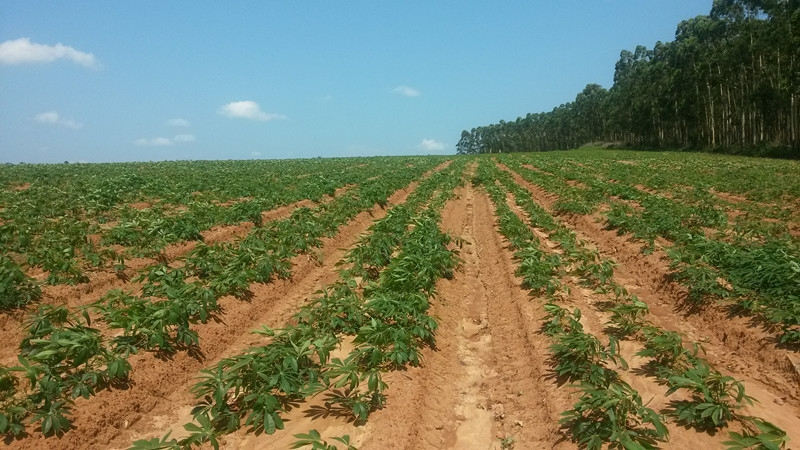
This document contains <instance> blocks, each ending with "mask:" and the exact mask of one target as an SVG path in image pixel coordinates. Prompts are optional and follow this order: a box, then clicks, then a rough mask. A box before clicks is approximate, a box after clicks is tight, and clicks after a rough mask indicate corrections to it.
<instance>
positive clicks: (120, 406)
mask: <svg viewBox="0 0 800 450" xmlns="http://www.w3.org/2000/svg"><path fill="white" fill-rule="evenodd" d="M440 168H441V166H440ZM502 168H503V169H504V170H509V169H508V168H506V167H502ZM509 171H510V170H509ZM510 172H511V171H510ZM511 173H512V174H513V175H514V177H515V179H516V181H517V182H518V183H519V184H520V185H521V186H523V187H525V188H526V189H528V190H529V191H530V192H531V194H532V196H533V198H534V200H535V201H536V202H538V203H539V204H540V205H542V206H543V207H544V208H545V209H548V210H550V211H552V205H553V204H554V203H555V202H556V201H557V200H558V198H557V197H556V196H555V195H553V194H550V193H547V192H545V191H544V190H542V189H541V188H540V187H538V186H536V185H533V184H531V183H528V182H526V181H524V180H522V179H521V177H519V175H517V174H515V173H513V172H511ZM415 186H416V184H412V185H411V186H409V187H408V188H406V189H404V190H402V191H399V192H397V193H396V194H395V195H394V196H393V197H392V198H391V199H390V204H398V203H401V202H403V201H404V200H405V199H406V198H407V196H408V195H409V194H410V192H412V191H413V189H414V188H415ZM508 201H509V205H510V206H511V207H512V210H514V211H515V212H516V213H517V214H518V215H520V216H521V217H522V218H523V219H526V220H527V218H526V217H525V214H524V212H523V211H521V210H520V209H519V208H518V207H516V205H515V204H514V203H513V197H510V196H509V199H508ZM384 215H385V210H383V209H381V208H377V207H376V208H374V209H373V210H371V211H369V212H365V213H362V214H360V215H359V216H357V217H356V218H355V219H354V220H353V221H351V222H350V223H348V224H346V225H345V226H343V227H342V228H341V229H340V231H339V233H338V234H337V235H336V236H335V237H333V238H330V239H325V240H324V245H323V247H322V249H321V250H320V251H319V254H318V255H317V256H318V260H314V259H312V258H309V257H308V256H302V255H301V256H298V257H296V258H295V259H294V260H293V261H292V262H293V267H294V268H293V278H292V280H287V281H277V282H274V283H270V284H265V285H262V284H255V285H253V286H252V290H253V292H254V294H255V295H254V298H253V299H252V300H251V301H250V302H243V301H239V300H236V299H234V298H224V299H222V300H221V304H222V306H223V308H224V311H223V313H222V314H221V316H220V318H221V321H220V322H210V323H208V324H204V325H198V327H197V330H198V332H199V334H200V342H201V350H202V353H203V355H202V357H201V358H195V357H192V356H190V355H188V354H186V353H178V354H176V355H174V357H173V358H172V359H171V360H169V361H164V360H160V359H158V358H156V356H155V355H153V354H149V353H143V354H140V355H137V356H135V357H134V358H132V360H131V362H132V364H133V367H134V370H133V375H132V378H133V383H132V385H131V387H130V388H129V389H118V390H110V391H104V392H102V393H100V394H99V395H98V396H96V397H95V398H92V399H90V400H88V401H83V400H79V401H78V402H77V403H76V407H75V414H74V423H75V429H73V430H72V431H70V432H68V433H67V434H66V435H64V436H63V437H62V438H49V439H43V438H42V437H41V436H39V435H36V434H34V435H33V436H31V437H30V438H27V439H25V440H21V441H15V442H13V443H11V447H12V448H127V447H129V446H130V445H131V443H132V442H133V441H134V440H136V439H143V438H152V437H157V436H162V435H164V434H165V433H166V432H167V431H168V430H172V431H173V436H177V437H180V436H182V435H184V434H185V433H183V430H182V426H183V424H185V423H187V422H188V421H190V420H191V408H192V406H193V405H194V402H195V399H194V397H193V395H191V393H190V391H189V390H190V387H191V386H192V385H193V384H194V383H195V380H196V376H197V375H198V372H199V371H200V370H201V369H203V368H205V367H209V366H211V365H213V364H214V363H215V362H216V361H218V360H219V359H221V358H224V357H226V356H230V355H233V354H235V353H238V352H240V351H242V350H243V349H245V348H246V347H248V346H251V345H256V344H259V343H261V342H262V341H261V338H260V337H258V336H255V335H252V334H251V333H250V330H252V329H254V328H256V327H257V326H259V325H267V326H271V327H277V326H280V325H282V324H284V323H286V322H287V321H288V320H289V319H290V317H291V315H292V314H293V313H294V312H295V311H296V310H297V308H298V307H299V306H300V305H302V304H303V303H304V302H306V301H307V300H308V299H309V298H310V297H311V296H312V295H313V294H314V292H315V291H317V290H318V289H321V288H322V287H324V286H325V285H327V284H330V283H332V282H333V281H335V280H336V279H337V278H338V274H337V271H336V266H335V264H336V262H338V261H339V260H340V259H341V257H342V256H344V254H345V252H346V251H347V249H348V248H350V247H352V246H353V245H354V244H355V243H356V242H357V240H358V238H359V235H360V234H361V233H363V232H364V231H365V230H366V229H367V227H368V226H369V225H370V224H371V223H372V222H373V221H374V220H375V219H379V218H381V217H383V216H384ZM442 217H443V219H442V228H443V230H445V231H446V232H448V233H450V234H451V235H452V236H454V237H457V238H458V239H457V240H456V243H455V244H454V248H458V250H459V254H460V257H461V258H462V260H463V262H462V264H461V266H460V268H459V269H458V270H457V272H456V274H455V276H454V277H453V279H451V280H446V279H443V280H440V281H439V282H438V284H437V295H436V297H435V298H434V299H433V300H432V306H431V308H432V314H433V315H434V316H435V317H436V318H437V320H438V323H439V328H438V330H437V338H436V348H432V349H425V350H424V351H423V363H422V365H421V366H420V367H412V368H409V369H408V370H405V371H397V372H391V373H388V374H386V376H385V378H384V379H385V381H386V382H387V383H388V385H389V388H388V390H387V391H386V394H387V405H386V407H385V408H383V409H382V410H379V411H375V412H373V413H372V414H371V416H370V417H369V420H368V421H367V423H366V424H364V425H359V426H357V425H355V424H353V423H352V422H351V421H350V418H349V414H346V413H340V412H339V411H336V410H326V409H325V408H324V406H323V404H324V398H321V397H318V398H313V399H310V400H309V401H307V402H305V403H302V404H300V405H297V407H295V408H294V409H293V410H291V411H289V412H288V413H287V414H286V415H285V418H286V420H285V425H286V429H284V430H281V431H278V432H277V433H275V434H274V435H271V436H268V435H258V436H257V435H254V434H248V433H246V432H245V431H240V432H237V433H233V434H231V435H228V436H225V437H224V438H223V439H222V440H221V443H222V446H223V448H237V449H239V448H244V449H262V448H289V446H290V445H291V443H292V442H294V440H295V438H294V437H293V435H294V434H296V433H306V432H308V431H309V430H311V429H316V430H318V431H319V432H320V433H321V434H322V435H323V437H324V438H327V439H330V437H332V436H341V435H344V434H348V435H350V436H351V440H352V442H353V444H354V445H356V446H357V447H358V448H360V449H362V450H364V449H386V448H393V449H394V448H402V449H428V448H430V449H438V448H458V449H500V448H502V446H503V443H510V442H513V445H514V447H513V448H516V449H540V448H574V447H575V444H574V443H572V442H571V441H569V439H568V437H567V436H565V435H564V434H563V432H562V431H561V430H560V428H559V424H558V420H559V418H560V414H561V413H562V412H563V411H565V410H568V409H570V408H571V406H572V403H573V402H574V401H575V400H576V397H575V393H574V391H573V388H572V387H570V386H568V385H565V384H559V383H558V381H557V380H556V377H555V376H554V374H553V371H552V361H551V360H550V356H551V355H550V353H549V346H550V344H551V340H550V338H549V337H547V336H545V335H544V334H542V333H541V332H540V329H539V328H540V326H541V322H542V319H543V318H544V316H545V314H544V310H543V304H544V300H543V299H541V298H535V297H530V296H529V295H528V292H527V291H526V290H525V289H523V288H522V287H521V280H520V279H519V278H518V277H516V276H515V275H514V271H515V269H516V263H515V262H514V260H513V258H512V252H511V250H510V249H508V248H507V245H508V244H507V242H506V241H505V239H504V238H503V237H502V235H501V234H500V232H499V230H498V228H497V223H496V218H495V211H494V208H493V206H492V203H491V201H490V200H489V198H488V196H487V195H486V194H485V193H484V192H483V191H482V190H480V189H476V188H474V187H472V186H469V185H468V186H465V187H461V188H458V189H457V190H456V195H455V197H454V198H453V199H452V200H451V201H449V202H448V203H447V205H446V206H445V209H444V211H443V214H442ZM557 219H558V220H559V221H560V222H561V223H562V224H563V225H565V226H567V227H569V228H570V229H572V230H574V231H575V232H576V234H577V236H578V237H579V239H581V240H582V241H584V244H585V245H586V246H588V247H589V248H594V249H597V250H598V251H599V252H600V254H601V255H602V256H603V257H605V258H609V259H611V260H613V261H614V262H616V264H617V266H616V267H615V270H614V281H616V282H617V283H619V284H620V285H622V286H624V287H626V288H627V289H628V290H629V291H630V292H631V293H633V294H635V295H637V296H638V297H639V298H640V299H641V300H642V301H644V302H646V303H647V304H648V306H649V308H650V314H649V315H648V317H647V320H649V321H651V322H653V323H654V324H655V325H657V326H660V327H662V328H664V329H667V330H674V331H678V332H680V333H682V334H683V335H685V336H686V337H687V338H688V339H691V340H695V341H701V342H703V345H704V347H705V349H706V351H707V353H706V355H705V357H706V358H707V359H708V361H709V362H710V363H711V364H713V365H714V366H715V367H716V368H717V369H719V370H720V371H722V372H724V373H726V374H731V375H733V376H735V377H736V378H738V379H740V380H742V381H743V382H744V383H745V385H746V387H747V392H748V394H749V395H752V396H754V397H755V398H756V399H758V400H759V403H756V404H755V405H753V406H752V407H747V408H746V409H745V410H744V412H745V413H747V414H753V415H756V416H759V417H762V418H765V419H767V420H769V421H772V422H773V423H775V424H776V425H778V426H780V427H782V428H783V429H784V430H786V431H787V432H789V435H790V437H791V438H792V441H791V445H796V443H797V442H800V374H798V373H797V371H796V369H795V367H794V365H793V363H792V362H793V361H794V360H796V355H795V353H793V352H791V351H789V350H786V349H781V348H778V347H777V346H776V345H774V336H772V335H771V334H770V333H768V332H766V331H764V330H762V329H760V328H758V327H756V326H754V325H753V324H752V323H750V321H749V320H748V319H747V318H741V317H731V316H730V315H729V314H727V312H726V310H725V308H724V307H723V306H721V305H711V306H709V307H707V308H704V309H701V310H690V309H688V308H687V307H686V305H685V302H684V297H685V295H686V291H685V289H684V288H683V287H682V286H681V285H679V284H677V283H673V282H671V281H670V280H669V278H668V274H669V267H668V261H667V259H666V258H667V257H666V255H665V253H664V252H663V250H660V249H657V250H656V251H655V252H653V253H652V254H650V255H644V254H642V253H641V249H642V247H641V244H639V243H636V242H633V241H632V240H631V239H630V237H629V236H620V235H617V233H616V231H610V230H605V229H604V228H603V224H602V223H599V222H598V221H597V216H574V215H564V216H558V217H557ZM532 231H533V232H534V234H535V235H536V236H537V237H538V238H539V239H540V242H541V244H542V245H541V246H542V248H543V249H544V250H545V251H548V252H555V253H558V252H560V251H561V250H560V249H559V248H558V245H557V244H556V243H554V242H551V241H549V240H548V238H547V234H546V233H545V232H544V230H540V229H537V228H532ZM561 281H562V283H563V285H565V286H567V287H569V293H568V294H566V295H565V298H564V299H563V301H564V305H565V306H569V307H570V308H575V307H577V308H580V309H581V311H582V323H583V325H584V327H585V329H586V331H587V332H590V333H592V334H594V335H596V336H597V337H598V338H599V339H601V341H607V340H608V335H607V331H606V327H605V323H606V322H607V321H608V317H609V314H608V313H607V312H605V309H606V307H607V304H606V303H607V300H608V298H607V296H603V295H602V294H598V293H595V292H593V291H592V290H590V289H586V288H584V287H582V286H580V285H579V283H578V280H577V279H575V278H574V277H570V276H566V277H564V278H563V279H562V280H561ZM87 295H90V294H89V293H84V294H81V297H85V296H87ZM3 333H6V331H5V330H4V331H3ZM349 348H350V343H349V342H345V343H343V345H342V348H341V349H340V350H339V352H340V353H341V355H345V354H347V352H348V350H349ZM640 348H641V344H639V343H638V342H635V341H625V342H624V343H623V345H622V347H621V352H622V354H623V356H624V357H625V359H626V360H627V361H628V363H629V365H630V369H629V370H627V371H624V370H621V369H619V371H620V374H621V376H622V378H623V379H624V380H625V381H627V382H628V383H630V384H631V385H632V386H633V387H634V388H636V389H637V391H638V392H639V393H640V394H641V396H642V398H643V399H644V401H645V402H650V403H649V405H648V406H649V407H651V408H653V409H656V410H659V409H660V408H663V407H665V406H666V405H667V404H668V403H669V401H671V400H673V399H675V398H679V397H678V396H671V397H666V396H665V395H664V394H665V391H666V387H665V386H663V385H660V384H659V383H658V382H657V380H656V379H655V378H653V377H652V376H649V375H648V374H647V372H646V371H645V370H643V364H644V363H645V362H646V361H645V360H643V359H641V358H638V357H636V356H635V353H636V352H637V351H638V350H639V349H640ZM668 428H669V430H670V441H669V442H668V443H666V444H664V445H662V446H661V447H662V448H675V449H684V448H703V447H704V448H721V447H722V442H723V441H724V440H726V439H727V432H722V433H717V434H706V433H699V432H697V431H695V430H693V429H687V428H684V427H681V426H678V425H677V424H675V423H673V422H671V421H670V422H669V423H668ZM732 429H733V430H735V429H736V427H735V426H734V427H733V428H732Z"/></svg>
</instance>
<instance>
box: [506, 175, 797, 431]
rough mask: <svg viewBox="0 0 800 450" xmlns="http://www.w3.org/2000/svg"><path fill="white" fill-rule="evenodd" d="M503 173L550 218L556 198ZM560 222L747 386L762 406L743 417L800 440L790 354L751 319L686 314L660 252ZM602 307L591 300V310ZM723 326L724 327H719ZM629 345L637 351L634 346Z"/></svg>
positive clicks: (583, 221)
mask: <svg viewBox="0 0 800 450" xmlns="http://www.w3.org/2000/svg"><path fill="white" fill-rule="evenodd" d="M500 167H501V169H503V170H507V171H509V172H510V173H511V174H512V175H514V178H515V181H516V182H517V183H518V184H519V185H520V186H522V187H524V188H526V189H527V190H528V191H529V192H530V193H531V194H532V196H533V199H534V200H535V201H536V202H537V203H539V205H540V206H542V207H544V208H545V209H546V210H548V212H551V213H552V204H553V198H552V196H551V195H550V194H549V193H546V192H545V191H544V190H543V189H541V188H540V187H539V186H536V185H534V184H532V183H529V182H527V181H525V180H524V179H522V178H521V177H520V176H519V175H518V174H516V173H514V172H513V171H511V170H510V169H508V168H507V167H505V166H503V165H500ZM558 219H560V221H561V222H562V224H564V225H567V226H568V227H569V228H570V229H572V230H573V231H575V232H576V235H577V236H578V238H579V239H581V240H583V241H585V242H586V243H587V244H588V245H589V247H590V248H596V249H597V250H598V251H599V252H600V254H601V255H602V256H603V257H605V258H609V259H611V260H613V261H615V262H616V263H617V266H616V267H615V268H614V280H615V281H616V282H617V283H619V284H620V285H622V286H624V287H625V288H626V289H627V290H628V291H629V292H631V293H632V294H635V295H637V296H638V297H639V298H640V299H641V300H642V301H644V302H645V303H647V304H648V306H649V308H650V314H649V315H648V317H647V319H648V320H650V321H652V322H653V323H654V324H655V325H657V326H659V327H661V328H663V329H667V330H672V331H678V332H680V333H681V334H683V335H685V336H686V337H687V338H688V339H690V340H692V341H696V342H701V343H702V344H703V346H704V348H705V350H706V353H705V354H704V355H703V356H704V357H705V358H706V359H707V360H708V361H709V362H710V363H711V364H713V365H714V366H715V367H717V368H718V369H719V370H721V371H723V372H725V373H729V374H732V375H734V376H735V377H736V378H737V379H739V380H741V381H743V382H744V383H745V386H746V387H747V393H748V394H749V395H752V396H753V397H755V398H756V399H758V400H759V403H756V404H755V405H754V406H751V407H746V408H744V412H745V413H747V414H753V415H757V416H760V417H763V418H765V419H767V420H769V421H771V422H773V423H775V424H776V425H778V426H780V427H782V428H783V429H785V430H786V431H787V432H789V435H790V436H792V437H794V440H793V441H796V440H797V439H800V419H798V418H800V402H798V401H797V400H798V395H800V394H799V392H800V380H798V378H796V377H797V373H796V372H795V371H794V369H793V368H792V367H791V365H792V363H791V359H792V358H793V357H794V355H793V354H792V352H791V351H789V350H785V349H780V348H776V347H775V346H774V345H773V344H772V341H771V337H770V336H769V335H767V334H766V333H763V332H762V330H760V329H759V328H757V327H753V326H751V325H750V324H749V320H748V319H745V318H741V317H728V316H727V314H725V313H724V312H723V311H722V310H721V308H719V307H713V306H712V307H709V308H706V309H704V310H702V311H699V312H692V311H686V310H685V309H684V308H683V296H684V295H685V290H684V288H683V287H682V286H680V285H678V284H677V283H674V282H670V281H669V280H668V278H667V274H668V273H669V267H668V262H667V256H666V255H665V254H664V253H663V252H661V251H658V250H657V251H655V252H653V254H650V255H644V254H642V253H641V248H642V245H641V244H639V243H635V242H633V241H631V240H630V238H629V237H628V236H620V235H618V234H617V233H616V231H613V230H605V229H603V225H602V224H601V223H599V222H597V221H595V220H594V219H593V218H592V217H590V216H575V215H569V216H564V215H562V216H559V217H558ZM582 292H583V293H584V295H583V296H579V297H575V296H574V295H573V296H571V297H572V298H573V300H574V301H580V299H581V297H584V298H589V299H591V297H592V295H594V294H593V293H592V292H591V291H588V290H586V289H582ZM576 299H578V300H576ZM600 301H601V300H590V303H589V305H591V304H593V303H597V302H600ZM582 309H583V308H582ZM594 309H596V307H595V308H594ZM723 323H724V326H720V324H723ZM627 345H628V347H631V346H633V347H635V345H636V344H632V343H629V344H627ZM628 350H629V354H628V356H629V357H630V356H632V355H633V353H635V351H633V349H632V348H628ZM635 387H636V386H635ZM662 390H663V389H662ZM662 396H663V394H662ZM643 397H644V395H643Z"/></svg>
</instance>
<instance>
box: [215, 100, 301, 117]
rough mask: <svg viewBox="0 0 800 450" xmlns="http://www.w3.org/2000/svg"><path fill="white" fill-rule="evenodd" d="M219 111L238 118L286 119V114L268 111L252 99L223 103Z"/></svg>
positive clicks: (224, 114)
mask: <svg viewBox="0 0 800 450" xmlns="http://www.w3.org/2000/svg"><path fill="white" fill-rule="evenodd" d="M219 113H220V114H222V115H223V116H227V117H232V118H236V119H250V120H258V121H261V122H268V121H270V120H278V119H285V118H286V116H284V115H283V114H277V113H268V112H264V111H262V110H261V106H259V105H258V103H256V102H254V101H252V100H242V101H238V102H230V103H228V104H227V105H223V106H222V107H221V108H220V109H219Z"/></svg>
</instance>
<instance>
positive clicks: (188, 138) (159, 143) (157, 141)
mask: <svg viewBox="0 0 800 450" xmlns="http://www.w3.org/2000/svg"><path fill="white" fill-rule="evenodd" d="M196 140H197V139H196V138H195V137H194V135H193V134H179V135H176V136H175V137H173V138H166V137H154V138H140V139H137V140H135V141H133V143H134V144H136V145H138V146H140V147H168V146H170V145H175V144H183V143H186V142H194V141H196Z"/></svg>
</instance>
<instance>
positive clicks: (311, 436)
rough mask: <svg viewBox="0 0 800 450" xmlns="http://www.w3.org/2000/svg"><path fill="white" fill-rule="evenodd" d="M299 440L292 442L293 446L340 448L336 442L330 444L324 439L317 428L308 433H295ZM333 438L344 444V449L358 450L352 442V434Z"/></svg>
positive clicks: (313, 448)
mask: <svg viewBox="0 0 800 450" xmlns="http://www.w3.org/2000/svg"><path fill="white" fill-rule="evenodd" d="M294 437H295V438H297V440H296V441H295V442H294V443H293V444H292V448H302V447H309V446H310V447H311V448H312V450H339V447H337V446H336V445H335V444H329V443H328V442H327V441H325V440H323V439H322V436H321V435H320V434H319V432H318V431H317V430H311V431H309V432H308V433H300V434H295V435H294ZM331 439H333V440H334V441H336V442H339V443H340V444H342V445H344V447H343V449H344V450H358V449H357V448H356V447H354V446H353V445H351V444H350V436H349V435H346V434H345V435H344V436H334V437H332V438H331Z"/></svg>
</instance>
